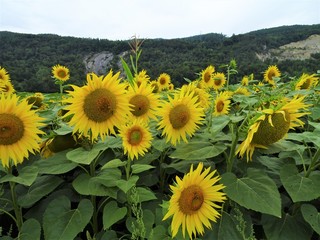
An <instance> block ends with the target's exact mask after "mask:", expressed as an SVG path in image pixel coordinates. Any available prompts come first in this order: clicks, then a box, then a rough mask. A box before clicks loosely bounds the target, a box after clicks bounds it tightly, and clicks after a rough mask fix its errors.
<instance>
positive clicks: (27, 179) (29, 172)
mask: <svg viewBox="0 0 320 240" xmlns="http://www.w3.org/2000/svg"><path fill="white" fill-rule="evenodd" d="M37 175H38V168H37V167H36V166H25V167H23V168H21V169H20V170H19V173H18V176H14V175H12V174H7V175H5V176H4V177H2V178H0V183H4V182H15V183H19V184H22V185H25V186H30V185H31V184H32V183H33V182H34V181H35V180H36V178H37Z"/></svg>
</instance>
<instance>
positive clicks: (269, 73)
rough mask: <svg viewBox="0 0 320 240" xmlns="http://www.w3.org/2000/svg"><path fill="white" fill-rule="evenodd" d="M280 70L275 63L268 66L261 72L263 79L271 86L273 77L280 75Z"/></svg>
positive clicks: (273, 84) (273, 83)
mask: <svg viewBox="0 0 320 240" xmlns="http://www.w3.org/2000/svg"><path fill="white" fill-rule="evenodd" d="M280 76H281V72H280V71H279V69H278V67H277V66H276V65H272V66H269V67H268V69H267V70H266V71H265V72H264V74H263V79H264V81H266V82H268V83H269V84H271V85H272V86H275V82H274V78H275V77H276V78H277V77H280Z"/></svg>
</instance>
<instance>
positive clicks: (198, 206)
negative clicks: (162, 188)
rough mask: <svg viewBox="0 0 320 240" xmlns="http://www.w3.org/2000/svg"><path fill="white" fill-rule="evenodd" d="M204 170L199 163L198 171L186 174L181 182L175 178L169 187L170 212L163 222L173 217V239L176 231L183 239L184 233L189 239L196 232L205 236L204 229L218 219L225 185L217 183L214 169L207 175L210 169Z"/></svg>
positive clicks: (218, 178)
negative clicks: (180, 229)
mask: <svg viewBox="0 0 320 240" xmlns="http://www.w3.org/2000/svg"><path fill="white" fill-rule="evenodd" d="M202 170H203V163H199V165H198V167H197V169H195V170H193V165H191V169H190V172H189V173H188V174H185V175H184V177H183V178H182V179H180V178H179V177H178V176H177V177H176V183H175V185H170V188H171V191H172V196H171V199H170V201H169V209H168V212H167V213H166V215H165V216H164V218H163V220H166V219H168V218H169V217H170V216H173V218H172V222H171V232H172V237H174V236H176V235H177V233H178V231H179V228H180V226H181V228H182V234H183V237H184V238H185V233H186V231H187V233H188V235H189V237H190V239H192V238H193V237H196V235H197V233H199V234H200V235H203V234H204V226H205V227H206V228H209V229H211V223H210V221H213V222H216V221H217V219H218V218H219V217H220V213H219V212H218V210H217V209H220V208H221V206H220V205H218V204H217V203H223V202H224V201H225V200H226V196H225V194H224V193H223V192H221V191H220V190H222V189H223V188H224V187H225V186H224V185H223V184H217V182H218V181H219V180H220V177H219V176H215V177H214V175H215V173H216V170H214V171H212V172H210V167H209V168H206V169H204V171H202Z"/></svg>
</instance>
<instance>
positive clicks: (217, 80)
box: [214, 78, 222, 86]
mask: <svg viewBox="0 0 320 240" xmlns="http://www.w3.org/2000/svg"><path fill="white" fill-rule="evenodd" d="M221 82H222V80H221V78H216V79H214V83H215V85H216V86H220V85H221Z"/></svg>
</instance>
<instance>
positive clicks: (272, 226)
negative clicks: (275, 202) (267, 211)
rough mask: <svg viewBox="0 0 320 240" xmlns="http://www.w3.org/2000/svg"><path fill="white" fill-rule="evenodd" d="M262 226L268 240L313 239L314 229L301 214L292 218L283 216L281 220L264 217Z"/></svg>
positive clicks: (287, 215)
mask: <svg viewBox="0 0 320 240" xmlns="http://www.w3.org/2000/svg"><path fill="white" fill-rule="evenodd" d="M261 222H262V225H263V229H264V232H265V234H266V236H267V238H266V239H268V240H279V239H290V240H301V239H311V235H312V229H311V227H310V226H309V225H308V224H307V223H306V222H305V221H304V219H303V218H302V216H301V214H296V215H295V216H291V215H289V214H285V215H283V216H282V217H281V218H275V217H273V216H268V215H262V221H261Z"/></svg>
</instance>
